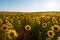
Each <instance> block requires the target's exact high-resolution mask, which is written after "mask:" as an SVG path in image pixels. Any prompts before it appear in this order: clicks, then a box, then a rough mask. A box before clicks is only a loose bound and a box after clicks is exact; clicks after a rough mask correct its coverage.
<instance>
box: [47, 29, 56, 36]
mask: <svg viewBox="0 0 60 40" xmlns="http://www.w3.org/2000/svg"><path fill="white" fill-rule="evenodd" d="M47 35H48V37H54V35H55V34H54V31H52V30H49V31H48V32H47Z"/></svg>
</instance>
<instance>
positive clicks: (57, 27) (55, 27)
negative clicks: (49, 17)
mask: <svg viewBox="0 0 60 40" xmlns="http://www.w3.org/2000/svg"><path fill="white" fill-rule="evenodd" d="M51 29H52V30H53V31H59V30H60V29H59V26H58V25H54V26H52V27H51Z"/></svg>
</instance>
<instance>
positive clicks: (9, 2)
mask: <svg viewBox="0 0 60 40" xmlns="http://www.w3.org/2000/svg"><path fill="white" fill-rule="evenodd" d="M0 11H18V12H36V11H38V12H40V11H60V0H0Z"/></svg>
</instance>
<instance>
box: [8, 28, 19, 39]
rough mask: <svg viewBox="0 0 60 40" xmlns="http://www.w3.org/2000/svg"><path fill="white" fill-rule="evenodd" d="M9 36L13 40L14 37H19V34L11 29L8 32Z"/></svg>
mask: <svg viewBox="0 0 60 40" xmlns="http://www.w3.org/2000/svg"><path fill="white" fill-rule="evenodd" d="M7 36H8V38H9V39H12V38H13V37H17V36H18V34H17V32H16V31H15V30H12V29H9V30H8V31H7Z"/></svg>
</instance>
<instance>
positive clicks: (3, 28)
mask: <svg viewBox="0 0 60 40" xmlns="http://www.w3.org/2000/svg"><path fill="white" fill-rule="evenodd" d="M8 28H9V26H8V25H6V24H4V25H3V26H2V27H1V30H3V31H7V30H8Z"/></svg>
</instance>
